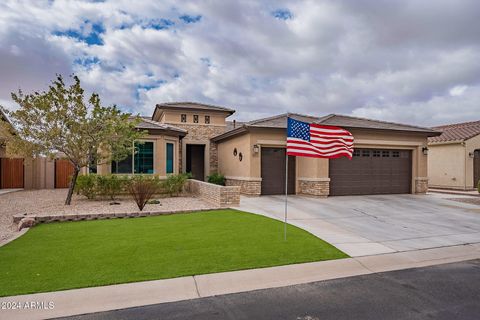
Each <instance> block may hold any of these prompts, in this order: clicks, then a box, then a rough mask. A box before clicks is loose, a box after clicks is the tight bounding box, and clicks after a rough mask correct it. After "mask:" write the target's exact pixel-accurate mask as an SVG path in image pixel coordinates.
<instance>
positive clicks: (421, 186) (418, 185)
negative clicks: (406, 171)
mask: <svg viewBox="0 0 480 320" xmlns="http://www.w3.org/2000/svg"><path fill="white" fill-rule="evenodd" d="M427 191H428V178H427V177H417V178H415V193H427Z"/></svg>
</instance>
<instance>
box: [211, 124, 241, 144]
mask: <svg viewBox="0 0 480 320" xmlns="http://www.w3.org/2000/svg"><path fill="white" fill-rule="evenodd" d="M248 131H249V130H248V126H247V125H242V126H240V127H238V128H235V129H233V130H230V131H227V132H224V133H222V134H220V135H218V136H215V137H212V138H211V139H210V140H212V141H213V142H221V141H223V140H226V139H230V138H233V137H235V136H238V135H240V134H243V133H246V132H248Z"/></svg>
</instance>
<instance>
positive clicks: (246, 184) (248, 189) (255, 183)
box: [225, 177, 262, 196]
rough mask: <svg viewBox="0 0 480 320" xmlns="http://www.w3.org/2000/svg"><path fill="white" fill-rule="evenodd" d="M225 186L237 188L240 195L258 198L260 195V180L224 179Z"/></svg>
mask: <svg viewBox="0 0 480 320" xmlns="http://www.w3.org/2000/svg"><path fill="white" fill-rule="evenodd" d="M225 184H226V185H227V186H239V187H240V193H241V194H245V195H248V196H259V195H260V194H261V193H262V178H257V179H252V178H250V179H242V178H233V177H225Z"/></svg>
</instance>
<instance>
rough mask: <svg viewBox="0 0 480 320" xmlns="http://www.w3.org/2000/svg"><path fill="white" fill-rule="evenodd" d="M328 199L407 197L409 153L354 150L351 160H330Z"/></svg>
mask: <svg viewBox="0 0 480 320" xmlns="http://www.w3.org/2000/svg"><path fill="white" fill-rule="evenodd" d="M329 174H330V195H333V196H340V195H360V194H394V193H410V190H411V182H412V180H411V179H412V178H411V177H412V160H411V151H408V150H384V149H355V152H354V156H353V158H352V160H349V159H348V158H339V159H331V160H330V165H329Z"/></svg>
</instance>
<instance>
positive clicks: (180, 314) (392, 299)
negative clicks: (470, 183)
mask: <svg viewBox="0 0 480 320" xmlns="http://www.w3.org/2000/svg"><path fill="white" fill-rule="evenodd" d="M479 284H480V259H477V260H470V261H464V262H456V263H450V264H443V265H436V266H429V267H422V268H415V269H406V270H399V271H391V272H382V273H374V274H368V275H361V276H355V277H349V278H342V279H335V280H327V281H320V282H313V283H308V284H300V285H293V286H288V287H281V288H273V289H264V290H256V291H250V292H244V293H235V294H227V295H219V296H213V297H207V298H200V299H193V300H185V301H180V302H171V303H163V304H156V305H149V306H143V307H135V308H130V309H123V310H116V311H107V312H100V313H94V314H88V315H82V316H74V317H69V318H63V319H70V320H73V319H78V320H93V319H107V320H108V319H115V320H122V319H136V320H142V319H200V320H202V319H205V320H211V319H275V320H280V319H291V320H328V319H372V320H375V319H379V320H385V319H446V320H447V319H448V320H451V319H479V317H480V316H479V315H480V285H479ZM79 303H81V302H79Z"/></svg>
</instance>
